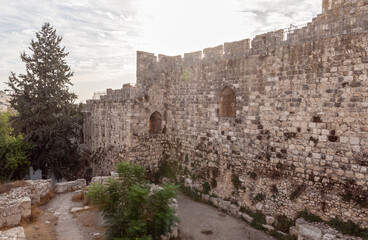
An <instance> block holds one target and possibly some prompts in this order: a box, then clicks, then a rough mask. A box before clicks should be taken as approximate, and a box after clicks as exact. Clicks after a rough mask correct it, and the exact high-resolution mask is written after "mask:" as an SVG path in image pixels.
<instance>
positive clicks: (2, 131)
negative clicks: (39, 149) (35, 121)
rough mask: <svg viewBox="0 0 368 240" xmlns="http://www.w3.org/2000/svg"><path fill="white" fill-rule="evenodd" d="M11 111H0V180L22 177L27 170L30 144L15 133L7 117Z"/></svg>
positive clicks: (12, 114)
mask: <svg viewBox="0 0 368 240" xmlns="http://www.w3.org/2000/svg"><path fill="white" fill-rule="evenodd" d="M14 115H15V114H14V113H12V112H2V113H0V182H5V181H9V180H14V179H21V178H23V177H24V176H25V175H26V174H27V173H28V171H29V166H30V163H31V162H30V161H29V160H28V159H29V153H30V150H31V149H32V145H31V144H29V143H28V142H27V141H26V140H25V139H24V138H23V136H22V135H21V134H18V135H17V134H15V133H14V129H13V128H12V127H11V126H10V123H9V119H10V118H11V117H12V116H14Z"/></svg>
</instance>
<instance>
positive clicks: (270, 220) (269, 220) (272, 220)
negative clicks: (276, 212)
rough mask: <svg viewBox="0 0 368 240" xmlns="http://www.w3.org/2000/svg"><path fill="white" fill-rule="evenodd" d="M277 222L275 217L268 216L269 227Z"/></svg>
mask: <svg viewBox="0 0 368 240" xmlns="http://www.w3.org/2000/svg"><path fill="white" fill-rule="evenodd" d="M275 222H276V219H275V218H274V217H271V216H266V223H267V224H268V225H272V224H274V223H275Z"/></svg>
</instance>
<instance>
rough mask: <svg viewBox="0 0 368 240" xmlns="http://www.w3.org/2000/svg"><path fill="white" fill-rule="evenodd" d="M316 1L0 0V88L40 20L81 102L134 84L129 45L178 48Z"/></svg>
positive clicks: (196, 46)
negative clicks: (55, 39) (51, 30)
mask: <svg viewBox="0 0 368 240" xmlns="http://www.w3.org/2000/svg"><path fill="white" fill-rule="evenodd" d="M321 6H322V0H0V9H1V11H0V79H1V81H0V90H2V89H4V88H5V87H6V85H5V84H4V82H6V81H7V79H8V76H9V73H10V71H14V72H16V73H17V74H19V73H24V71H25V65H24V64H23V63H22V62H21V60H20V58H19V55H20V53H21V52H22V51H26V52H28V47H29V44H30V41H31V39H35V32H37V31H39V30H40V28H41V26H42V24H43V23H44V22H50V23H51V25H53V26H54V27H55V28H56V30H57V33H58V34H59V35H62V36H63V41H62V44H63V45H64V46H65V47H66V50H67V51H68V52H69V53H70V55H69V57H68V64H69V65H70V66H71V67H72V69H73V71H74V77H73V79H72V82H73V83H74V86H73V87H72V90H73V91H74V92H76V93H77V94H78V96H79V100H80V101H85V100H86V99H90V98H91V97H92V95H93V92H97V91H102V90H105V89H106V88H114V89H117V88H121V87H122V85H123V84H125V83H135V81H136V78H135V71H136V51H137V50H142V51H147V52H153V53H155V54H159V53H160V54H165V55H183V54H184V53H186V52H192V51H198V50H202V49H203V48H207V47H213V46H217V45H220V44H223V43H224V42H232V41H237V40H241V39H245V38H253V37H254V36H255V35H257V34H260V33H265V32H268V31H272V30H276V29H281V28H286V27H288V26H289V25H290V24H294V25H300V24H304V23H307V22H310V21H311V20H312V18H313V17H315V16H316V15H317V14H318V13H320V12H321Z"/></svg>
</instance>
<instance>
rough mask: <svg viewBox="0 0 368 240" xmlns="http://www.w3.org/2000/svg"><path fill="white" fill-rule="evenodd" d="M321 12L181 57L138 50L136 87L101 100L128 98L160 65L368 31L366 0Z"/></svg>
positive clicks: (330, 3) (343, 0)
mask: <svg viewBox="0 0 368 240" xmlns="http://www.w3.org/2000/svg"><path fill="white" fill-rule="evenodd" d="M322 8H323V13H322V14H319V15H318V16H317V17H315V18H314V19H313V20H312V21H311V22H309V23H307V24H305V25H303V26H302V27H300V26H299V27H297V26H292V25H291V26H290V28H287V29H279V30H276V31H272V32H268V33H264V34H260V35H257V36H255V37H254V38H253V39H252V40H250V39H243V40H239V41H234V42H226V43H224V44H223V45H219V46H216V47H210V48H205V49H204V50H203V51H196V52H191V53H185V54H184V57H183V58H182V56H180V55H178V56H166V55H162V54H159V55H158V56H156V55H155V54H154V53H148V52H142V51H137V74H136V77H137V79H136V85H137V89H138V90H136V89H130V88H131V87H130V85H126V86H124V87H123V89H120V90H111V89H109V90H108V91H107V94H106V95H105V96H104V97H101V100H109V99H117V98H118V99H120V98H123V99H125V98H129V97H131V96H133V95H134V94H133V93H135V92H136V91H143V90H144V89H145V88H147V87H149V86H150V84H152V81H153V80H154V79H155V78H156V77H157V76H156V75H157V72H158V71H159V69H162V68H171V67H175V66H178V65H180V64H185V65H191V64H198V63H199V62H201V61H205V62H209V61H212V60H216V59H220V58H239V57H244V56H250V55H257V54H262V53H267V52H269V51H270V49H276V48H277V47H279V46H285V45H287V46H290V45H296V44H301V43H304V42H308V41H316V40H319V39H322V38H326V37H336V36H339V35H340V36H341V35H344V34H352V33H353V34H355V33H359V32H368V0H323V3H322Z"/></svg>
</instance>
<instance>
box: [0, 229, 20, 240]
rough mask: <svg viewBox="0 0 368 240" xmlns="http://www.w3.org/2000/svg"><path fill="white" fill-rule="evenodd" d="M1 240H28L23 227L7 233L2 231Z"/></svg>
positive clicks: (0, 233)
mask: <svg viewBox="0 0 368 240" xmlns="http://www.w3.org/2000/svg"><path fill="white" fill-rule="evenodd" d="M0 240H26V235H25V233H24V229H23V227H16V228H12V229H9V230H7V231H2V232H1V231H0Z"/></svg>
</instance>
